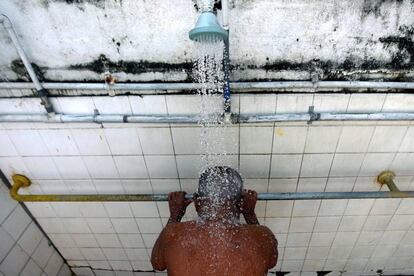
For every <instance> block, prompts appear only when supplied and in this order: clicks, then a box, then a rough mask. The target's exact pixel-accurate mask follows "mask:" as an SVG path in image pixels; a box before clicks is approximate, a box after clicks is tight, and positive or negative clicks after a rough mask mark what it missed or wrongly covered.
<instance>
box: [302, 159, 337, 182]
mask: <svg viewBox="0 0 414 276" xmlns="http://www.w3.org/2000/svg"><path fill="white" fill-rule="evenodd" d="M333 156H334V155H333V154H306V155H304V157H303V161H302V169H301V172H300V175H301V176H302V177H326V176H328V174H329V170H330V167H331V163H332V159H333Z"/></svg>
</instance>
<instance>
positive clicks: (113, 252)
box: [102, 248, 128, 261]
mask: <svg viewBox="0 0 414 276" xmlns="http://www.w3.org/2000/svg"><path fill="white" fill-rule="evenodd" d="M102 251H103V252H104V254H105V256H106V258H107V259H108V260H114V261H126V260H128V258H127V256H126V254H125V251H124V249H122V248H102Z"/></svg>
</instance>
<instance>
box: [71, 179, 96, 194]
mask: <svg viewBox="0 0 414 276" xmlns="http://www.w3.org/2000/svg"><path fill="white" fill-rule="evenodd" d="M64 182H65V185H66V186H67V188H68V189H69V191H70V193H72V194H96V193H97V192H96V189H95V186H94V185H93V182H92V181H91V180H65V181H64Z"/></svg>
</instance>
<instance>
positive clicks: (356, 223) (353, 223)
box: [338, 216, 367, 232]
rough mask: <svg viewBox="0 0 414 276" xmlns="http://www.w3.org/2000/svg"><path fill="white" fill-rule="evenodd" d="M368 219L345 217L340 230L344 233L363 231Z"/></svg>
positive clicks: (364, 217)
mask: <svg viewBox="0 0 414 276" xmlns="http://www.w3.org/2000/svg"><path fill="white" fill-rule="evenodd" d="M366 219H367V217H366V216H344V217H343V218H342V221H341V224H340V225H339V229H338V230H339V231H343V232H353V231H361V230H362V227H363V226H364V223H365V221H366Z"/></svg>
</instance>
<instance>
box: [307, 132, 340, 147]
mask: <svg viewBox="0 0 414 276" xmlns="http://www.w3.org/2000/svg"><path fill="white" fill-rule="evenodd" d="M340 134H341V127H331V126H329V127H321V126H318V127H310V128H309V131H308V136H307V140H306V145H305V152H307V153H325V152H335V149H336V145H337V143H338V139H339V135H340Z"/></svg>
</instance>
